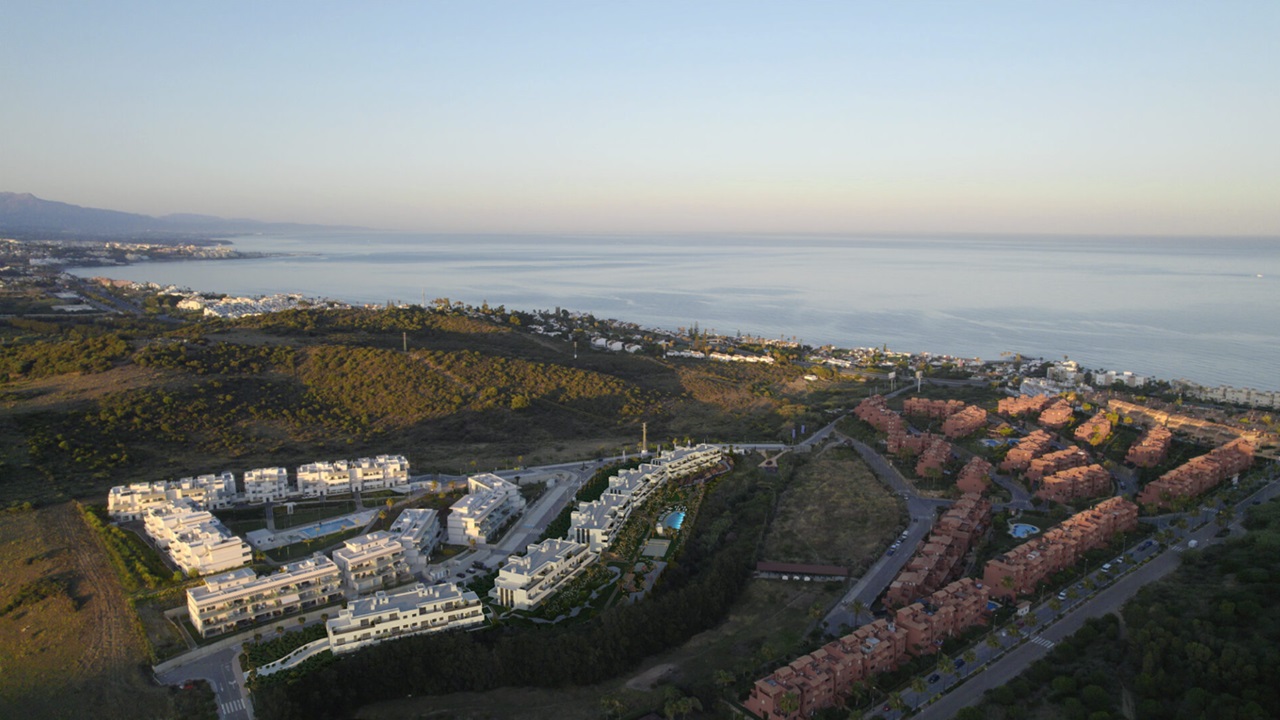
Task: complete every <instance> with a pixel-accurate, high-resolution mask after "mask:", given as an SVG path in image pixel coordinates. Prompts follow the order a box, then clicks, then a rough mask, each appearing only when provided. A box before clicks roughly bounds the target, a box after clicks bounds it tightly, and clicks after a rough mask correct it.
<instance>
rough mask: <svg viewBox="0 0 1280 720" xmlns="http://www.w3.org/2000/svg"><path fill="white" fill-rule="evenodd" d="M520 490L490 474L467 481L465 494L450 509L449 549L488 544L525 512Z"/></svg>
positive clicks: (473, 476)
mask: <svg viewBox="0 0 1280 720" xmlns="http://www.w3.org/2000/svg"><path fill="white" fill-rule="evenodd" d="M524 506H525V502H524V498H523V497H522V496H521V495H520V488H519V487H517V486H516V485H514V484H512V483H509V482H507V481H506V480H503V479H502V478H500V477H498V476H497V475H494V474H492V473H484V474H481V475H472V476H471V477H469V478H467V494H466V495H464V496H463V497H462V499H461V500H459V501H458V502H456V503H454V504H453V505H451V506H450V507H449V511H450V512H449V519H448V542H449V544H451V545H470V544H471V543H487V542H489V541H490V540H492V539H496V538H491V537H490V536H491V535H492V534H493V533H494V532H496V531H497V530H499V529H500V528H501V527H502V526H503V525H505V524H506V522H507V521H508V520H510V519H511V518H512V517H514V516H516V515H519V514H520V513H521V512H524Z"/></svg>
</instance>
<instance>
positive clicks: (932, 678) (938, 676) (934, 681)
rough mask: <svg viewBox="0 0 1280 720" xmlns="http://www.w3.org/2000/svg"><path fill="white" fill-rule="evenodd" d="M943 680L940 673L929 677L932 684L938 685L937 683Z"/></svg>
mask: <svg viewBox="0 0 1280 720" xmlns="http://www.w3.org/2000/svg"><path fill="white" fill-rule="evenodd" d="M941 678H942V676H941V675H939V674H938V673H934V674H932V675H930V676H929V682H930V683H936V682H938V680H940V679H941Z"/></svg>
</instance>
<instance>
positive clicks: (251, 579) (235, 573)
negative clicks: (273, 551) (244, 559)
mask: <svg viewBox="0 0 1280 720" xmlns="http://www.w3.org/2000/svg"><path fill="white" fill-rule="evenodd" d="M340 600H342V572H341V571H340V570H338V566H337V565H336V564H334V562H333V561H332V560H330V559H329V558H327V557H325V556H323V555H319V554H317V555H314V556H312V557H310V558H307V559H305V560H299V561H297V562H292V563H289V564H287V565H284V566H283V567H281V568H280V569H279V570H278V571H276V572H274V573H272V574H270V575H263V576H262V577H259V576H258V575H257V574H255V573H254V572H253V570H251V569H250V568H242V569H240V570H232V571H231V572H228V573H223V574H221V575H215V576H213V577H210V578H207V579H206V580H205V584H204V585H203V586H201V587H194V588H189V589H188V590H187V612H188V614H189V615H190V616H191V624H192V625H193V626H195V629H196V631H197V632H199V633H200V636H201V637H210V636H213V635H220V634H222V633H225V632H229V631H232V630H239V629H244V628H250V627H253V626H254V625H258V624H260V623H265V622H270V621H272V620H275V619H277V618H281V617H284V616H286V615H290V614H292V613H296V612H301V611H304V610H309V609H311V608H315V607H323V606H325V605H329V604H331V603H336V602H338V601H340Z"/></svg>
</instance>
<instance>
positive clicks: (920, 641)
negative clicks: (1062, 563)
mask: <svg viewBox="0 0 1280 720" xmlns="http://www.w3.org/2000/svg"><path fill="white" fill-rule="evenodd" d="M987 600H988V594H987V589H986V588H985V587H984V586H983V584H982V583H980V582H978V581H976V580H973V579H965V580H960V581H958V582H954V583H951V584H950V585H948V586H947V587H945V588H943V589H941V590H939V591H937V592H935V593H933V594H931V595H930V596H929V597H928V598H927V599H926V600H925V601H924V602H921V603H915V604H913V605H910V606H908V607H905V608H902V609H901V610H899V611H898V612H897V613H896V614H895V616H894V619H893V620H892V621H890V620H885V619H881V620H876V621H875V622H873V623H871V624H869V625H863V626H862V627H860V628H858V629H857V630H854V631H853V632H851V633H849V634H848V635H845V636H844V637H842V638H840V639H838V640H833V641H831V642H829V643H827V644H826V645H824V646H822V647H821V648H818V649H817V650H814V651H813V652H811V653H809V654H807V655H801V656H800V657H798V658H796V659H795V660H793V661H791V662H790V663H788V664H787V665H784V666H782V667H780V668H778V669H777V670H775V671H774V672H773V673H772V674H770V675H769V676H767V677H764V678H761V679H760V680H757V681H756V682H755V685H754V686H752V688H751V694H750V696H748V697H747V700H746V702H744V703H743V706H744V707H745V708H746V709H747V710H748V711H750V712H751V713H752V714H754V715H756V716H757V717H759V718H763V720H796V719H797V718H802V717H810V716H812V715H813V714H815V713H816V712H817V711H819V710H821V709H823V708H828V707H834V706H836V705H839V704H842V703H843V702H844V701H845V699H846V698H848V697H849V694H850V692H851V690H852V687H853V684H854V683H856V682H860V681H863V680H866V679H868V678H871V677H874V676H875V675H879V674H880V673H883V672H888V671H890V670H895V669H897V668H898V666H899V665H901V664H902V663H903V662H904V661H905V660H907V659H908V657H909V656H910V655H923V654H929V653H933V652H937V648H938V646H939V645H940V641H941V640H942V639H944V638H947V637H950V636H952V635H955V634H957V633H960V632H963V631H964V630H965V629H967V628H969V627H971V626H973V625H976V624H978V623H981V622H984V621H985V619H986V615H985V610H986V606H987ZM783 698H787V701H790V702H791V706H792V707H795V708H796V709H795V710H790V711H783V709H782V706H784V705H786V704H787V701H784V699H783Z"/></svg>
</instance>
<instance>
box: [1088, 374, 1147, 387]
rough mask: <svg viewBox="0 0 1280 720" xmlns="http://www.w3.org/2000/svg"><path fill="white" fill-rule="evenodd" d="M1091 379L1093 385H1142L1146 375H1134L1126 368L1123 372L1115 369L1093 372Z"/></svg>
mask: <svg viewBox="0 0 1280 720" xmlns="http://www.w3.org/2000/svg"><path fill="white" fill-rule="evenodd" d="M1091 379H1092V381H1093V384H1094V386H1095V387H1111V386H1112V385H1127V386H1129V387H1142V386H1144V385H1146V384H1147V378H1146V377H1144V376H1142V375H1134V374H1133V373H1132V372H1130V371H1128V370H1125V371H1124V372H1116V371H1115V370H1108V371H1106V372H1096V373H1094V374H1093V376H1092V378H1091Z"/></svg>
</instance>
